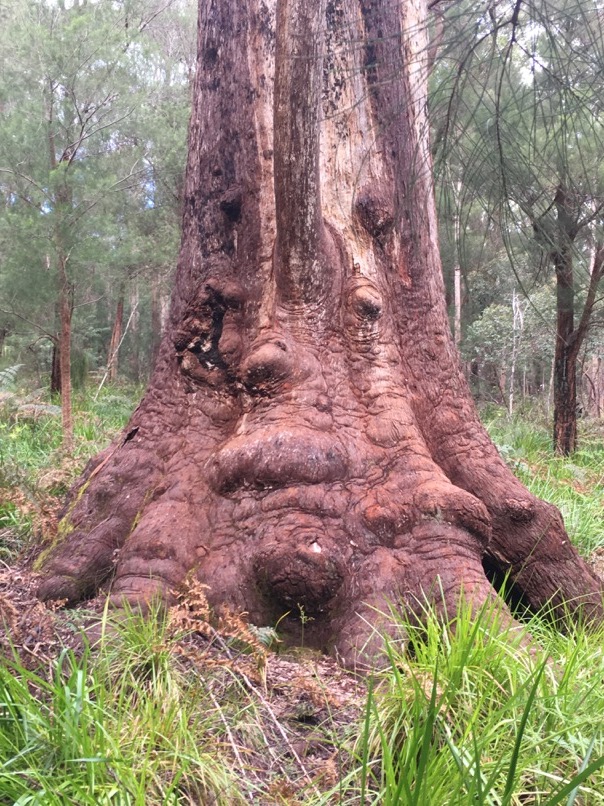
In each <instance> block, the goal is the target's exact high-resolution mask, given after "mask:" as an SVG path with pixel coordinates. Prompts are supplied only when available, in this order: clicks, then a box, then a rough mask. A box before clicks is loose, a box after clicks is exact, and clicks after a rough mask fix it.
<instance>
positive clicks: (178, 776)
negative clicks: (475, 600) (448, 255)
mask: <svg viewBox="0 0 604 806" xmlns="http://www.w3.org/2000/svg"><path fill="white" fill-rule="evenodd" d="M134 398H135V394H133V393H131V392H128V391H124V390H120V389H114V390H107V391H106V392H105V393H104V394H103V395H102V396H100V398H99V400H97V401H93V400H91V399H89V398H86V397H84V396H82V398H81V400H80V405H79V409H78V412H77V414H76V449H75V451H74V453H73V454H72V455H71V456H69V457H65V456H64V455H63V454H62V453H61V449H60V429H59V424H58V422H57V419H56V417H55V416H53V415H52V413H49V414H48V416H46V415H43V414H40V412H36V413H35V414H36V416H35V417H32V418H27V417H19V418H15V417H14V414H12V413H11V409H10V407H6V408H5V410H4V413H0V624H1V625H2V626H1V627H0V657H2V658H3V660H0V806H1V805H2V804H9V803H10V804H16V803H19V804H21V803H22V804H25V803H39V804H43V806H55V804H56V806H64V805H65V806H66V805H67V804H82V806H88V804H119V806H122V804H124V805H125V804H141V806H154V804H181V803H183V804H212V803H217V804H229V806H230V804H236V803H253V804H259V805H260V806H264V804H266V805H267V806H270V805H271V804H290V806H294V805H295V804H320V803H325V804H327V803H341V804H348V803H349V804H360V805H361V806H365V804H373V803H375V804H376V805H377V804H382V803H383V804H386V806H387V805H388V804H393V805H394V804H399V803H400V804H410V805H411V804H417V805H418V806H419V805H420V804H422V805H423V804H427V806H431V804H434V806H441V804H447V803H452V804H453V803H459V804H464V803H470V802H472V803H478V804H482V803H484V804H499V803H501V804H504V803H505V804H508V806H511V804H516V803H517V804H520V803H529V804H530V803H535V804H541V803H543V804H551V806H553V804H555V803H567V804H571V803H575V804H578V803H582V804H587V805H588V806H589V805H590V804H604V794H602V793H604V692H602V691H601V689H602V686H601V680H602V678H603V677H604V630H603V631H596V632H595V633H594V634H592V635H589V636H588V635H587V634H586V633H584V632H583V631H580V630H577V631H576V633H573V634H572V635H570V636H565V637H562V636H559V635H558V634H557V633H555V631H553V630H552V629H551V628H550V627H549V626H547V625H545V624H544V623H542V622H540V621H538V620H537V621H534V622H532V623H531V624H530V625H529V629H530V632H531V635H533V636H536V637H537V639H538V642H539V645H540V646H542V647H543V657H544V658H546V659H547V663H545V661H544V664H545V665H544V664H541V665H540V664H539V658H536V657H535V656H534V655H531V656H530V657H528V656H526V655H523V653H522V652H520V651H519V650H518V645H517V641H516V638H515V637H512V636H509V635H507V634H505V632H504V633H503V634H496V633H495V634H494V633H493V630H492V625H491V626H490V627H489V628H487V627H486V623H487V622H488V621H489V619H488V618H487V619H485V624H482V625H481V619H480V618H479V619H478V620H476V619H475V618H474V619H473V620H472V619H470V618H469V617H468V616H467V614H465V615H464V614H463V613H460V614H458V620H457V625H456V632H455V634H451V633H450V632H449V631H448V630H447V628H446V626H445V627H443V625H442V624H440V623H437V620H436V619H433V620H432V619H431V617H429V618H428V622H429V624H428V628H427V630H426V632H425V634H423V635H422V639H421V643H414V645H413V646H414V655H413V657H409V656H408V654H407V655H406V654H405V653H403V652H402V651H401V648H400V647H398V646H391V647H390V648H389V654H388V656H387V657H385V668H384V669H383V670H382V671H380V672H378V673H376V675H375V677H374V678H372V679H368V678H359V677H355V676H354V675H351V674H349V673H347V672H345V671H344V670H343V669H341V668H340V667H339V666H338V665H337V664H336V663H335V662H334V661H333V660H332V659H330V658H328V657H325V656H322V655H320V654H319V653H316V652H314V651H312V650H309V649H305V648H301V649H297V650H291V649H289V650H288V649H285V648H284V647H283V645H282V644H281V643H280V641H279V637H278V625H276V627H277V629H273V628H263V629H260V630H259V629H256V628H254V627H253V626H250V625H249V624H247V623H246V622H245V619H244V618H243V617H241V616H238V615H236V614H211V613H210V612H209V610H208V608H207V603H206V601H205V596H204V592H203V590H202V589H201V588H200V587H195V586H192V587H191V588H190V589H189V590H188V591H187V592H186V595H183V596H182V597H181V599H180V600H179V602H178V603H177V605H176V606H175V607H173V608H171V609H170V610H168V611H167V612H159V611H158V612H157V613H156V614H155V617H154V618H152V619H144V620H143V619H142V618H141V617H140V616H138V615H137V614H134V613H133V614H130V616H129V617H128V618H124V616H123V615H122V616H120V617H119V618H116V617H115V615H114V614H112V613H108V612H107V611H106V609H105V599H104V597H102V596H100V597H98V598H97V599H96V600H95V601H93V602H89V603H87V605H86V608H77V609H67V610H66V609H63V608H61V606H60V605H61V603H56V605H55V606H50V607H47V606H45V605H42V604H41V603H40V602H39V601H38V600H37V599H36V597H35V595H34V589H35V574H33V573H32V572H31V570H30V562H29V560H30V559H31V557H32V556H33V555H35V554H36V553H37V552H38V551H39V550H40V546H41V545H43V543H44V541H45V540H48V539H50V538H51V537H52V534H53V531H54V529H55V526H56V519H57V516H58V513H59V511H60V506H61V499H62V497H63V496H64V494H65V491H66V490H67V489H68V487H69V486H70V484H71V483H72V481H73V480H74V479H75V478H76V477H77V474H78V473H79V472H80V471H81V469H82V467H83V465H84V463H85V461H86V460H87V458H89V457H90V456H91V455H93V454H94V453H96V452H97V451H98V450H99V449H101V448H102V447H104V445H105V444H106V443H107V441H108V440H109V439H110V438H111V436H112V435H113V434H115V433H117V432H118V431H119V429H120V428H121V426H122V425H123V424H124V423H125V422H126V420H127V418H128V415H129V412H130V410H131V408H132V406H133V405H134ZM485 416H486V420H487V424H488V427H489V429H490V431H491V434H492V436H493V438H494V439H495V441H496V443H497V444H498V447H499V449H500V451H501V453H502V455H503V456H504V458H505V459H506V460H507V461H508V462H509V463H510V464H511V466H512V467H513V468H514V470H515V472H516V473H517V474H518V475H519V477H520V478H521V479H522V480H523V481H524V482H525V483H527V484H528V486H530V487H531V489H532V490H533V491H534V492H535V493H536V494H538V495H540V496H541V497H544V498H547V499H548V500H551V501H552V502H553V503H555V504H556V505H557V506H559V507H560V508H561V510H562V511H563V514H564V516H565V520H566V523H567V526H568V529H569V532H570V533H571V536H572V538H573V541H574V542H575V544H576V545H577V547H578V548H579V550H580V551H581V553H582V554H584V556H586V557H587V558H588V560H589V561H590V562H592V563H593V565H594V567H595V568H596V570H597V571H598V572H599V573H601V574H602V575H603V576H604V506H603V505H604V492H603V490H604V439H603V437H604V429H603V427H602V424H601V423H598V422H592V423H588V422H586V423H584V424H583V428H582V445H583V447H582V449H581V450H580V451H579V452H578V453H577V454H576V455H575V456H573V457H572V459H566V460H562V459H559V458H555V457H553V456H552V455H551V453H550V449H549V444H548V435H547V431H548V429H547V423H546V422H545V421H544V422H543V425H542V426H541V425H540V426H539V427H536V426H535V416H534V413H532V414H531V416H530V417H526V418H522V417H520V418H515V419H510V418H508V417H507V415H506V414H505V413H504V412H502V411H501V410H499V409H492V410H491V411H488V412H486V414H485ZM406 627H407V632H409V629H413V628H410V626H409V625H406ZM83 636H85V637H83ZM552 658H553V659H554V666H555V667H557V668H558V669H559V670H560V669H561V670H563V671H562V674H559V673H557V672H551V671H550V661H551V659H552ZM594 675H595V677H594ZM596 678H597V680H598V682H597V685H594V684H595V681H596ZM502 725H505V726H507V727H506V728H505V730H503V729H502V727H501V726H502ZM510 728H511V729H510ZM521 749H522V752H520V750H521ZM573 793H574V794H573Z"/></svg>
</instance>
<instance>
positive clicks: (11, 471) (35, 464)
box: [0, 387, 141, 558]
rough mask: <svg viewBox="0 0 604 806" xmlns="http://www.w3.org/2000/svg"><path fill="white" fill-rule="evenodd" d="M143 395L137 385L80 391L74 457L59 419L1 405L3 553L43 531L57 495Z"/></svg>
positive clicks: (0, 552)
mask: <svg viewBox="0 0 604 806" xmlns="http://www.w3.org/2000/svg"><path fill="white" fill-rule="evenodd" d="M140 395H141V389H140V388H136V387H132V388H127V387H121V388H112V387H105V388H104V389H103V390H102V392H101V393H100V394H99V396H98V399H97V400H94V399H93V398H92V397H91V396H86V395H85V394H79V395H76V398H75V400H74V404H75V405H74V426H75V428H74V430H75V445H74V450H73V453H72V454H71V456H69V457H65V456H63V454H62V451H61V445H62V433H61V422H60V419H59V418H58V417H48V416H42V415H40V414H35V415H33V416H28V417H25V416H19V414H18V412H19V409H18V408H14V407H13V408H4V409H0V556H2V555H3V556H4V557H6V558H9V557H14V555H15V554H16V553H18V551H19V549H20V548H22V547H23V545H24V544H26V543H27V542H28V541H29V540H31V539H32V538H33V537H34V535H36V534H39V533H40V531H43V530H44V526H45V521H46V519H47V518H48V517H50V512H51V511H52V510H53V509H56V508H57V506H58V501H57V500H56V498H55V496H62V495H64V494H65V493H66V492H67V490H68V489H69V487H70V486H71V484H72V483H73V482H74V481H75V479H76V477H77V475H78V474H79V473H80V472H81V469H82V467H83V464H84V463H85V462H86V461H87V460H88V459H89V458H90V457H91V456H94V455H95V454H97V453H98V452H99V451H100V450H102V449H103V448H104V447H106V445H107V444H108V443H109V442H110V441H111V439H113V437H114V436H116V435H117V433H118V432H119V431H120V430H121V429H122V428H123V427H124V425H125V424H126V422H127V421H128V418H129V416H130V414H131V413H132V410H133V408H134V407H135V406H136V404H137V402H138V400H139V398H140ZM36 408H37V409H39V408H43V404H38V405H37V407H36Z"/></svg>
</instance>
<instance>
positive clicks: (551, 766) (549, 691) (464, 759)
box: [344, 605, 604, 806]
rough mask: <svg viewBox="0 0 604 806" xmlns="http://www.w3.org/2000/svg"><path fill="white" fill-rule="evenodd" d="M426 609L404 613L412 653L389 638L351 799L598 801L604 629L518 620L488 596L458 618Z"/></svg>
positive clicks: (603, 782)
mask: <svg viewBox="0 0 604 806" xmlns="http://www.w3.org/2000/svg"><path fill="white" fill-rule="evenodd" d="M424 615H425V618H426V625H425V626H424V627H421V628H420V627H418V626H417V624H416V623H415V624H414V623H411V622H409V621H402V622H401V621H400V619H399V620H398V621H397V628H398V629H399V630H403V631H404V632H405V633H406V634H407V636H408V643H409V645H411V646H412V648H413V654H412V659H410V658H409V656H408V652H407V649H408V647H403V648H402V649H401V648H400V647H399V646H397V645H395V644H390V645H389V646H388V653H387V654H388V664H387V667H386V668H385V670H384V671H383V672H381V673H380V674H379V675H378V676H377V677H376V679H375V680H374V681H373V684H372V687H371V689H370V692H369V697H368V702H367V710H366V719H365V725H364V730H363V732H362V734H361V736H360V739H359V741H358V746H357V755H358V757H359V759H360V760H362V761H363V766H362V768H361V769H359V770H357V771H356V772H355V774H354V775H353V776H352V777H351V780H350V783H352V782H353V781H354V783H355V787H354V788H352V789H351V797H350V799H349V800H346V801H344V802H347V803H360V804H361V806H369V804H376V806H377V804H385V805H386V806H394V804H400V806H412V804H413V805H414V806H417V805H418V804H427V803H430V804H432V803H435V804H436V803H443V804H444V803H446V804H466V803H476V804H480V806H495V804H496V805H497V806H510V805H511V804H516V803H535V804H537V803H539V804H543V806H546V805H547V806H554V804H558V803H563V804H571V803H572V802H573V801H574V798H575V796H576V797H578V798H579V802H581V803H586V804H587V803H589V804H597V803H602V802H603V801H602V798H601V793H602V791H604V727H603V726H604V720H603V719H602V717H603V715H604V696H603V694H602V691H601V687H600V686H599V685H598V684H597V682H596V678H597V675H598V672H597V671H596V670H601V669H602V658H603V653H602V650H603V648H604V633H603V632H602V631H599V632H598V633H596V634H592V635H590V636H588V635H586V634H585V633H584V632H581V631H578V632H577V633H575V634H574V635H571V636H567V637H565V638H561V637H560V636H558V635H557V634H553V633H550V632H549V630H548V629H546V628H545V627H544V626H543V624H542V623H541V622H540V621H539V620H535V621H534V622H533V623H531V624H530V625H528V628H525V629H524V630H522V631H520V630H519V628H518V627H517V626H513V625H510V624H509V622H506V621H505V620H504V621H503V622H502V621H501V619H500V617H499V615H498V612H497V609H496V606H495V607H494V606H492V605H490V606H487V607H485V608H483V609H482V610H481V611H480V612H479V613H477V614H476V613H472V612H471V611H470V609H469V608H468V607H465V606H462V607H460V609H459V611H458V613H457V615H456V617H455V620H454V622H451V623H450V624H445V623H443V621H442V619H441V618H439V617H438V616H437V615H436V613H435V612H434V611H432V610H431V609H429V608H427V609H426V612H425V614H424ZM527 629H528V631H529V632H532V633H533V635H535V636H538V639H539V642H540V646H539V647H538V646H537V645H536V643H535V641H534V638H532V637H530V638H529V632H527ZM531 644H532V645H531ZM359 782H360V783H359ZM356 787H358V789H357V788H356Z"/></svg>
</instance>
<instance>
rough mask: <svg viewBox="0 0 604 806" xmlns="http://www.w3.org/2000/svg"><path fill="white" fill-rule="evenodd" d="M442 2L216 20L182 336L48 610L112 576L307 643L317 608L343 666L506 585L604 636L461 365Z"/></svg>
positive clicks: (346, 2) (231, 10)
mask: <svg viewBox="0 0 604 806" xmlns="http://www.w3.org/2000/svg"><path fill="white" fill-rule="evenodd" d="M425 5H426V4H425V0H406V1H405V2H401V0H316V2H313V3H309V2H308V0H268V2H260V0H245V1H244V0H229V1H228V2H227V0H220V1H219V0H201V2H200V23H199V62H198V72H197V77H196V84H195V93H194V107H193V114H192V119H191V127H190V135H189V159H188V165H187V179H186V193H185V208H184V216H183V242H182V251H181V255H180V262H179V267H178V272H177V276H176V280H175V287H174V292H173V298H172V308H171V315H170V320H169V322H168V324H167V326H166V330H165V334H164V337H163V341H162V346H161V351H160V355H159V359H158V362H157V364H156V367H155V371H154V373H153V376H152V379H151V383H150V387H149V389H148V391H147V393H146V395H145V397H144V399H143V401H142V403H141V404H140V406H139V408H138V409H137V411H136V412H135V413H134V415H133V417H132V420H131V422H130V424H129V426H128V428H127V429H126V432H125V434H124V435H123V436H122V437H121V438H120V439H119V440H118V441H117V442H115V443H114V444H113V445H112V446H111V447H110V448H109V449H108V450H107V451H106V452H105V453H103V454H102V455H101V456H99V457H98V458H97V459H96V460H94V461H93V462H92V463H91V464H90V465H89V467H88V468H87V470H86V472H85V474H84V477H83V479H82V481H81V482H80V484H79V485H78V486H77V488H76V489H75V490H74V491H73V493H72V496H71V503H70V504H69V506H68V508H67V512H66V515H65V517H64V520H63V524H62V527H61V528H60V530H59V534H60V536H61V537H60V542H59V543H58V544H57V545H56V546H54V547H53V548H52V549H51V550H50V551H49V552H47V554H46V555H45V557H44V558H43V560H42V561H41V563H40V565H41V570H42V573H43V578H42V582H41V586H40V595H41V596H43V597H44V598H47V599H48V598H67V599H68V600H69V601H71V602H74V601H78V600H80V599H82V598H85V597H87V596H90V595H92V594H94V593H95V591H96V590H97V589H98V587H99V585H101V584H102V583H104V582H107V581H108V580H111V594H112V597H113V600H114V601H115V602H116V603H119V602H121V601H123V600H124V599H127V600H129V601H131V602H136V603H140V602H144V601H147V600H148V599H149V598H150V597H152V596H153V595H156V594H160V595H161V596H165V597H169V596H170V592H171V591H173V590H175V589H176V588H177V587H178V586H179V585H180V584H181V583H182V581H183V579H184V578H185V577H186V575H187V574H189V573H193V574H195V576H196V577H197V578H198V579H199V580H200V581H201V582H203V583H204V584H206V585H207V586H208V588H209V598H210V601H211V602H212V603H213V604H216V605H218V604H225V605H228V606H230V607H232V608H236V609H237V610H239V611H246V612H247V613H249V617H250V619H251V620H252V621H253V622H255V623H257V624H274V623H275V622H276V621H277V619H279V618H280V617H282V616H283V614H284V613H286V612H289V613H290V615H289V616H288V617H287V618H286V619H285V620H284V621H283V622H282V624H281V626H282V627H283V626H284V625H285V627H286V628H287V629H290V630H291V631H292V633H295V629H296V621H295V617H296V614H298V615H299V614H300V611H301V610H302V609H303V612H304V614H305V618H306V616H311V617H312V618H313V619H314V621H311V622H308V623H307V624H306V627H305V634H304V637H305V641H306V642H312V643H314V644H316V645H318V646H322V647H323V646H325V647H330V648H332V649H335V650H337V651H338V652H339V654H340V655H341V656H342V657H343V658H344V659H345V660H347V661H352V660H353V659H355V658H356V656H357V653H358V651H359V648H360V647H362V646H364V645H365V643H366V641H367V639H368V638H369V637H370V636H371V630H372V628H371V626H370V625H371V624H372V622H375V621H376V620H377V616H376V611H375V608H379V609H385V608H387V607H388V603H389V602H391V601H399V602H402V603H403V605H404V606H407V607H410V608H414V607H420V606H421V603H423V602H424V601H425V598H426V597H428V598H431V599H435V600H439V599H444V603H445V605H446V606H448V607H454V606H455V604H456V602H457V599H458V597H459V596H460V595H463V596H465V597H466V598H468V599H470V600H471V601H472V602H474V603H476V604H480V603H481V602H484V601H487V600H489V599H491V598H493V597H494V596H495V595H496V594H495V592H494V589H493V587H492V585H491V582H490V581H489V579H494V578H497V579H499V578H501V577H502V576H503V575H504V574H505V573H506V572H509V573H510V574H511V578H512V580H513V582H514V583H515V584H516V586H517V588H518V589H519V590H520V591H521V592H522V594H523V595H524V597H525V600H526V602H527V603H528V604H529V605H530V606H532V607H534V608H538V607H541V606H544V605H546V604H548V605H549V606H551V607H552V609H553V610H554V611H556V612H558V613H559V614H560V615H561V616H564V617H566V616H571V617H572V616H576V615H578V614H579V613H583V614H585V615H586V616H588V617H598V618H599V617H600V615H601V591H600V585H599V582H598V579H597V578H596V577H595V576H594V574H593V573H592V572H591V571H590V570H589V569H588V567H587V566H586V565H585V564H584V563H583V562H582V560H581V559H580V558H579V557H578V556H577V554H576V552H575V550H574V549H573V548H572V546H571V545H570V543H569V541H568V538H567V536H566V533H565V531H564V527H563V523H562V519H561V517H560V514H559V513H558V511H557V510H556V509H554V508H553V507H552V506H550V505H548V504H546V503H544V502H542V501H539V500H537V499H535V498H534V497H533V496H531V495H530V494H529V493H528V492H527V491H526V489H525V488H524V487H523V486H522V485H521V484H520V483H519V482H518V481H517V480H516V479H515V478H514V476H513V475H512V474H511V472H510V471H509V469H508V468H507V466H506V465H505V464H504V462H503V461H502V460H501V459H500V457H499V455H498V454H497V451H496V449H495V448H494V446H493V445H492V443H491V442H490V440H489V438H488V436H487V434H486V432H485V431H484V429H483V428H482V426H481V424H480V422H479V419H478V416H477V413H476V411H475V408H474V405H473V402H472V399H471V396H470V393H469V390H468V387H467V384H466V382H465V380H464V378H463V376H462V373H461V371H460V368H459V363H458V356H457V353H456V351H455V348H454V345H453V342H452V338H451V334H450V329H449V325H448V320H447V312H446V308H445V302H444V287H443V281H442V277H441V267H440V262H439V253H438V244H437V227H436V220H435V208H434V202H433V189H432V177H431V161H430V151H429V143H428V124H427V120H426V80H427V69H428V66H427V55H428V48H427V44H428V43H427V39H426V24H425V14H426V10H425ZM275 21H277V25H275ZM275 55H276V60H277V69H276V70H275ZM273 133H274V134H273ZM487 574H488V577H487Z"/></svg>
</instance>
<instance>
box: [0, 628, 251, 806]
mask: <svg viewBox="0 0 604 806" xmlns="http://www.w3.org/2000/svg"><path fill="white" fill-rule="evenodd" d="M102 626H103V629H104V630H106V633H105V635H106V637H105V638H103V639H102V640H101V643H100V647H97V650H96V653H95V655H94V656H93V655H92V654H91V652H90V650H89V649H85V651H84V652H83V654H82V655H81V656H76V655H75V654H74V653H73V652H69V651H64V652H63V653H62V654H61V655H60V656H59V658H58V659H57V662H56V664H55V667H54V670H53V674H52V677H51V679H50V680H47V679H46V678H45V677H42V676H40V675H39V674H36V673H33V672H31V671H28V670H27V669H26V668H24V667H23V665H22V664H21V663H20V662H19V661H18V660H16V659H13V660H4V661H0V803H3V804H4V803H6V804H9V803H10V804H12V803H20V804H21V803H22V804H25V803H39V804H44V806H65V804H68V803H69V804H72V803H77V804H82V806H88V805H90V806H97V804H102V805H103V806H109V805H110V804H111V805H112V806H129V805H130V804H133V806H134V804H136V805H137V806H144V805H145V806H146V804H177V803H183V804H184V803H192V802H212V803H216V804H225V806H227V804H234V803H241V802H243V801H242V798H241V797H240V796H239V792H238V786H237V784H236V782H235V778H234V776H233V774H232V773H231V772H230V771H229V769H228V765H226V764H225V763H224V762H221V759H220V757H219V756H218V755H216V754H215V750H216V747H217V745H218V741H219V740H217V738H216V734H217V733H221V732H222V723H221V720H220V716H219V715H218V714H216V713H213V712H211V711H210V710H209V709H208V708H207V707H206V705H205V703H204V700H205V696H206V695H205V693H204V682H203V680H202V679H201V678H197V677H195V678H193V679H192V680H191V679H189V680H188V679H187V678H186V677H185V676H184V675H183V673H182V670H179V668H178V666H177V662H176V655H175V654H174V653H173V652H172V649H173V646H172V645H173V644H174V641H175V638H174V637H171V636H170V635H169V633H168V631H167V627H166V620H165V618H162V617H161V614H160V613H159V612H156V613H154V614H153V617H152V618H150V619H142V618H141V617H140V616H136V615H134V614H130V617H129V619H128V621H127V622H124V621H122V622H117V623H116V622H112V621H110V620H108V619H106V618H105V620H104V622H103V624H102ZM109 635H110V637H109ZM210 751H212V752H210Z"/></svg>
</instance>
